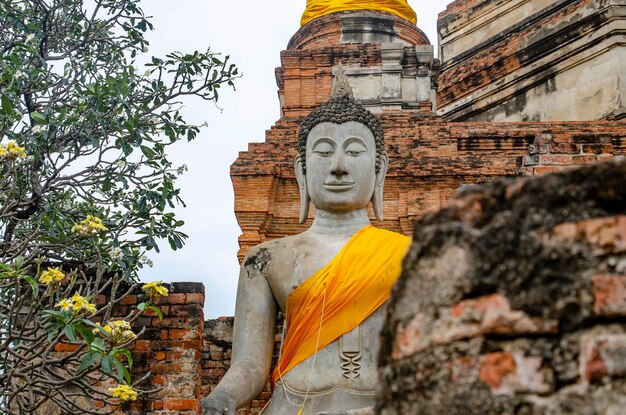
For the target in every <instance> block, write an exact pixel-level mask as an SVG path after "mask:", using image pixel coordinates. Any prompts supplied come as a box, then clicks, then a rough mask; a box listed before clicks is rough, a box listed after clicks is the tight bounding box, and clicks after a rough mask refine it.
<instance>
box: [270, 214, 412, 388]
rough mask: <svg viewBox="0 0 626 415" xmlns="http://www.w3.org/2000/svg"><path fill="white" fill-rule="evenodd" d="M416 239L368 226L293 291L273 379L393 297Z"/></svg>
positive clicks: (288, 303)
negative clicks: (412, 239) (409, 249)
mask: <svg viewBox="0 0 626 415" xmlns="http://www.w3.org/2000/svg"><path fill="white" fill-rule="evenodd" d="M410 244H411V238H409V237H406V236H404V235H400V234H398V233H395V232H391V231H387V230H384V229H377V228H374V227H373V226H366V227H365V228H363V229H361V230H359V231H358V232H357V233H356V234H354V236H353V237H352V238H351V239H350V240H349V241H348V243H347V244H346V245H345V246H344V247H343V248H342V249H341V251H339V253H338V254H337V256H336V257H335V258H333V260H332V261H331V262H330V263H328V264H327V265H326V266H325V267H324V268H322V269H321V270H319V271H317V272H316V273H315V274H313V275H312V276H311V277H309V278H308V279H307V280H306V281H305V282H304V283H302V284H301V285H300V286H299V287H298V288H296V289H295V290H294V291H293V292H292V293H291V294H290V295H289V297H288V298H287V313H286V314H287V317H286V325H287V326H286V327H287V331H286V334H285V340H284V343H283V346H282V352H281V357H280V361H279V362H278V365H277V366H276V368H275V369H274V372H273V373H272V383H275V382H276V381H277V380H278V379H279V378H280V377H281V375H285V373H287V372H288V371H289V370H291V369H292V368H293V367H295V366H296V365H298V364H299V363H301V362H303V361H304V360H306V359H308V358H309V357H311V356H313V355H314V354H315V352H316V346H317V350H321V349H323V348H324V347H326V346H328V345H329V344H330V343H332V342H333V341H335V340H337V339H338V338H339V337H340V336H341V335H343V334H345V333H348V332H349V331H351V330H352V329H354V328H355V327H357V326H358V325H359V324H361V323H362V322H363V320H365V319H366V318H367V317H368V316H369V315H370V314H372V313H373V312H374V311H376V309H377V308H378V307H380V306H381V305H382V304H384V303H385V301H387V299H388V298H389V296H390V295H391V288H392V287H393V284H394V283H395V282H396V280H397V279H398V277H399V276H400V271H401V269H402V258H403V257H404V255H405V254H406V251H407V249H408V247H409V245H410ZM322 308H323V313H324V314H323V315H324V318H323V321H322V325H321V329H320V320H321V319H322ZM318 331H319V345H318V344H317V339H318Z"/></svg>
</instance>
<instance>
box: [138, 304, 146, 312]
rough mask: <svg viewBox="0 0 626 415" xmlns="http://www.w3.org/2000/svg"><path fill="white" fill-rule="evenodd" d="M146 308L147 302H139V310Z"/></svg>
mask: <svg viewBox="0 0 626 415" xmlns="http://www.w3.org/2000/svg"><path fill="white" fill-rule="evenodd" d="M145 309H146V303H139V304H137V310H139V311H143V310H145Z"/></svg>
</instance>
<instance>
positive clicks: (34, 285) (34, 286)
mask: <svg viewBox="0 0 626 415" xmlns="http://www.w3.org/2000/svg"><path fill="white" fill-rule="evenodd" d="M22 279H23V280H24V281H26V282H27V283H29V284H30V288H31V289H32V290H33V295H34V296H35V297H38V296H39V284H37V281H35V279H34V278H33V277H31V276H30V275H23V276H22Z"/></svg>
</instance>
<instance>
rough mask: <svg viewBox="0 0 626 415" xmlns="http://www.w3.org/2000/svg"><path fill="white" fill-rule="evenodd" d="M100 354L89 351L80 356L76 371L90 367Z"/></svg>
mask: <svg viewBox="0 0 626 415" xmlns="http://www.w3.org/2000/svg"><path fill="white" fill-rule="evenodd" d="M99 358H100V355H99V354H98V353H94V352H90V353H87V354H86V355H84V356H83V357H81V359H80V366H79V367H78V372H82V371H83V370H85V369H87V368H89V367H91V365H93V364H94V363H96V362H97V361H98V359H99Z"/></svg>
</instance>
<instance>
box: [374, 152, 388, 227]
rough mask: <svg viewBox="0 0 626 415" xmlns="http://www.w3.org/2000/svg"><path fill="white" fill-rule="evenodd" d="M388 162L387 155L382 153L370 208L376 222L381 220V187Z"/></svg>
mask: <svg viewBox="0 0 626 415" xmlns="http://www.w3.org/2000/svg"><path fill="white" fill-rule="evenodd" d="M388 160H389V158H388V157H387V153H383V154H382V156H381V159H380V168H379V169H378V173H376V184H375V186H374V194H373V195H372V206H373V207H374V216H376V219H377V220H383V185H384V184H385V175H386V174H387V162H388Z"/></svg>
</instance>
